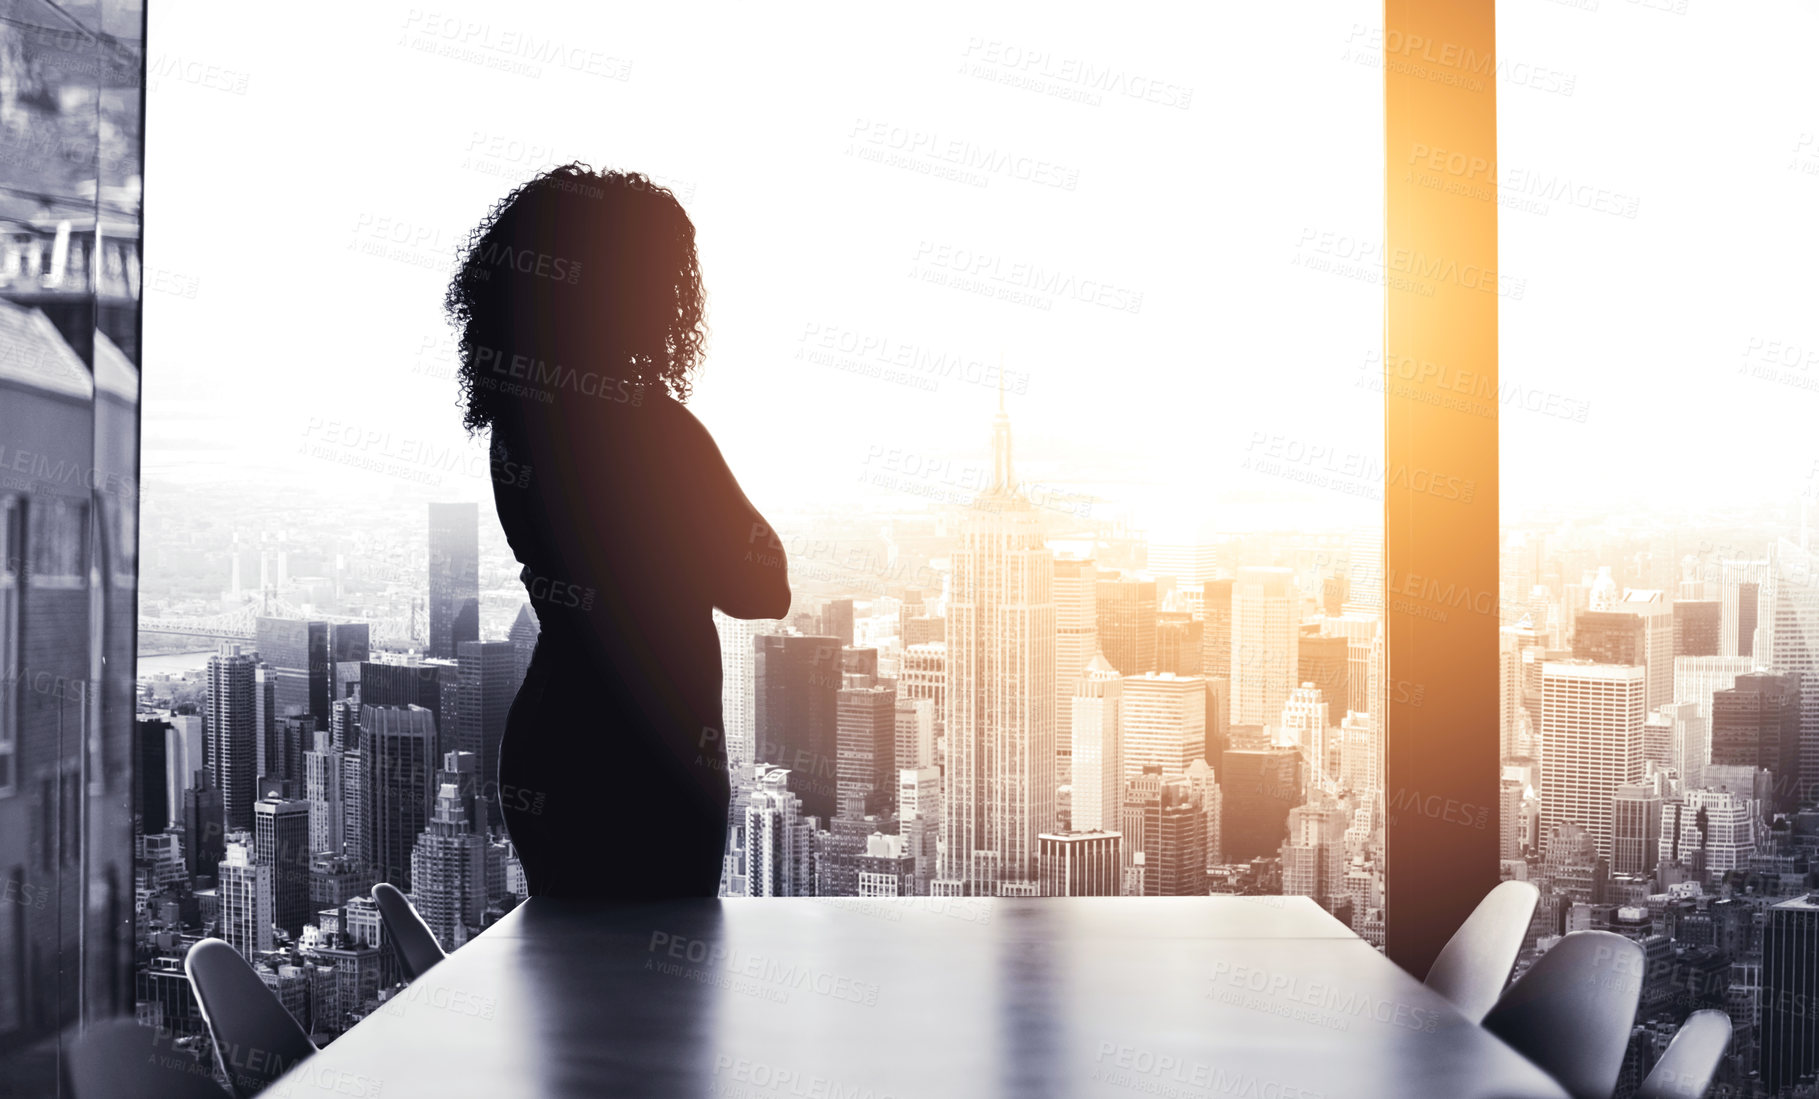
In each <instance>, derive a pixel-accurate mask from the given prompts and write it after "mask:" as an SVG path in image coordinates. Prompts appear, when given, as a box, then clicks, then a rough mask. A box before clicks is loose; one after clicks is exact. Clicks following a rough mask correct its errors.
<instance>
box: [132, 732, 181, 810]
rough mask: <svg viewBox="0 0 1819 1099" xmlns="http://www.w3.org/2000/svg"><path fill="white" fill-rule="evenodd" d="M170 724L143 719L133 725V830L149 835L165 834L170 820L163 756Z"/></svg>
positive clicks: (168, 791)
mask: <svg viewBox="0 0 1819 1099" xmlns="http://www.w3.org/2000/svg"><path fill="white" fill-rule="evenodd" d="M170 732H171V724H170V722H168V721H163V720H160V719H158V718H145V717H142V718H140V719H138V720H137V721H136V722H134V723H133V830H134V831H135V832H137V833H138V834H140V835H144V836H149V835H154V834H156V833H158V832H162V831H164V829H165V827H166V826H167V825H168V824H169V823H170V821H171V811H172V810H173V809H175V808H180V806H173V805H172V804H171V802H170V800H169V797H170V776H169V774H168V773H167V770H168V769H167V766H166V763H165V754H166V752H167V750H168V748H169V744H170V739H171V738H170Z"/></svg>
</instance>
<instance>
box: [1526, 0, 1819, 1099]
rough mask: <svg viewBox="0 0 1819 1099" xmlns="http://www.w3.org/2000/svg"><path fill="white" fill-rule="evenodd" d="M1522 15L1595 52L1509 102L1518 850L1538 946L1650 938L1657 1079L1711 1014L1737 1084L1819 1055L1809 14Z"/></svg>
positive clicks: (1641, 1018)
mask: <svg viewBox="0 0 1819 1099" xmlns="http://www.w3.org/2000/svg"><path fill="white" fill-rule="evenodd" d="M1499 16H1500V18H1499V26H1498V36H1499V49H1500V51H1502V52H1503V53H1504V54H1505V56H1506V57H1508V58H1511V59H1522V60H1524V61H1527V62H1531V63H1533V64H1536V65H1545V66H1546V67H1547V68H1549V69H1551V70H1553V71H1555V72H1557V73H1560V74H1564V76H1565V77H1566V78H1570V79H1568V80H1566V81H1559V82H1556V83H1557V84H1559V85H1560V86H1559V87H1558V89H1557V90H1555V91H1552V92H1549V91H1547V90H1546V89H1538V90H1537V92H1536V93H1535V94H1527V95H1515V94H1512V95H1509V96H1507V97H1504V98H1503V99H1501V100H1500V101H1499V112H1500V119H1499V124H1500V131H1501V133H1500V145H1501V150H1500V153H1501V156H1500V159H1501V163H1500V165H1499V166H1498V175H1497V180H1496V182H1497V184H1498V187H1499V189H1500V192H1501V193H1500V198H1499V201H1500V204H1501V208H1502V225H1501V249H1502V258H1503V262H1504V265H1505V267H1506V268H1507V269H1508V270H1509V271H1512V272H1519V273H1521V274H1522V275H1523V276H1524V278H1525V279H1526V288H1527V292H1526V293H1525V295H1524V296H1523V298H1522V299H1521V300H1520V301H1511V302H1508V303H1506V306H1505V308H1504V311H1503V315H1502V327H1501V341H1502V371H1503V377H1502V383H1503V394H1502V403H1501V407H1502V410H1503V422H1502V431H1503V435H1502V451H1503V491H1504V498H1503V509H1504V510H1503V525H1504V547H1503V561H1502V588H1503V592H1502V599H1503V606H1504V614H1503V641H1504V643H1503V646H1502V655H1501V660H1502V684H1503V687H1502V720H1503V724H1502V738H1503V744H1504V749H1503V755H1504V768H1503V783H1502V791H1503V798H1502V806H1501V809H1502V836H1503V857H1504V862H1503V866H1504V873H1505V875H1506V876H1510V877H1526V878H1529V879H1530V880H1533V881H1535V882H1536V883H1537V884H1538V885H1539V886H1540V887H1541V889H1542V892H1543V903H1542V906H1541V910H1540V912H1539V914H1538V915H1537V917H1536V921H1535V925H1534V927H1533V928H1532V934H1531V937H1530V944H1529V946H1530V950H1529V951H1528V952H1527V953H1525V956H1524V959H1523V963H1522V964H1523V965H1524V966H1526V964H1527V962H1528V960H1529V959H1531V958H1532V957H1533V955H1534V954H1535V953H1537V952H1539V951H1543V950H1545V949H1547V947H1548V946H1550V945H1551V944H1552V943H1553V942H1554V941H1555V939H1556V937H1557V936H1559V935H1560V934H1562V933H1564V932H1569V931H1574V930H1580V929H1585V928H1598V929H1609V930H1612V931H1616V932H1618V933H1620V934H1624V935H1627V936H1630V937H1632V938H1636V939H1638V940H1640V941H1641V942H1642V943H1643V945H1644V947H1645V948H1646V949H1647V951H1648V957H1649V959H1650V966H1649V970H1648V973H1647V975H1646V977H1645V981H1644V986H1643V1002H1642V1010H1641V1012H1640V1013H1639V1015H1638V1017H1637V1031H1636V1035H1635V1038H1634V1041H1633V1043H1632V1048H1631V1050H1630V1057H1631V1062H1630V1064H1629V1066H1628V1067H1627V1069H1626V1072H1628V1073H1629V1074H1630V1075H1629V1078H1630V1079H1631V1080H1638V1079H1640V1074H1641V1073H1642V1072H1645V1071H1646V1070H1647V1069H1648V1068H1649V1067H1650V1066H1651V1065H1652V1064H1653V1063H1654V1061H1655V1060H1656V1059H1657V1058H1658V1057H1659V1056H1660V1054H1661V1051H1662V1049H1663V1048H1664V1046H1665V1044H1666V1042H1667V1041H1668V1039H1669V1038H1670V1037H1671V1036H1672V1034H1673V1033H1674V1031H1675V1029H1676V1027H1677V1026H1678V1025H1679V1024H1680V1022H1681V1021H1682V1020H1683V1019H1684V1018H1685V1017H1686V1016H1687V1015H1688V1014H1689V1013H1690V1012H1691V1011H1694V1010H1697V1009H1700V1008H1706V1007H1715V1008H1718V1009H1721V1010H1725V1011H1727V1012H1729V1013H1730V1016H1731V1019H1732V1022H1733V1024H1734V1026H1735V1034H1736V1037H1735V1039H1734V1040H1733V1041H1732V1043H1731V1046H1730V1048H1729V1050H1728V1052H1727V1053H1726V1055H1725V1067H1724V1069H1723V1072H1722V1073H1721V1077H1720V1079H1721V1080H1724V1081H1726V1082H1728V1083H1730V1084H1732V1085H1734V1086H1736V1087H1737V1088H1739V1089H1746V1088H1747V1089H1754V1090H1749V1091H1747V1093H1748V1094H1769V1093H1771V1092H1772V1091H1773V1090H1774V1089H1776V1088H1780V1087H1784V1086H1786V1085H1787V1084H1789V1083H1791V1082H1792V1081H1794V1080H1795V1079H1796V1078H1797V1077H1798V1076H1800V1075H1801V1074H1810V1073H1811V1072H1812V1071H1813V1069H1814V1067H1815V1065H1814V1061H1813V1058H1814V1056H1815V1051H1816V1050H1819V1032H1816V1031H1815V1030H1814V1029H1813V1028H1814V1016H1813V1013H1812V1012H1811V1011H1810V1010H1809V1009H1807V1008H1805V1007H1794V1006H1792V1005H1794V1004H1796V1002H1798V1003H1800V1004H1805V1003H1806V1002H1807V1000H1806V999H1805V996H1804V993H1801V994H1796V993H1795V991H1794V990H1795V989H1796V988H1798V989H1804V990H1809V991H1810V989H1811V987H1812V985H1811V980H1812V976H1811V975H1812V972H1813V965H1814V955H1813V954H1812V952H1811V950H1810V942H1811V939H1810V932H1809V933H1808V938H1807V939H1806V940H1805V941H1806V942H1807V943H1808V944H1809V945H1808V946H1807V947H1804V948H1801V949H1803V950H1804V951H1805V952H1804V953H1798V952H1797V951H1796V952H1793V953H1790V952H1789V950H1788V947H1787V946H1786V945H1785V944H1787V943H1789V942H1791V940H1790V939H1788V938H1787V937H1786V936H1787V934H1788V932H1789V931H1790V929H1793V928H1796V927H1799V926H1806V927H1810V925H1811V924H1810V921H1811V916H1812V904H1811V902H1810V901H1808V900H1803V899H1802V898H1804V897H1805V896H1806V894H1807V892H1808V890H1810V889H1812V888H1813V886H1814V885H1815V884H1816V883H1819V878H1816V877H1814V871H1815V870H1819V862H1816V861H1815V856H1816V852H1819V849H1816V848H1815V846H1814V840H1813V836H1814V835H1815V834H1819V814H1816V813H1815V812H1814V809H1813V807H1812V796H1813V785H1814V782H1815V781H1816V780H1819V693H1816V692H1819V678H1815V677H1814V676H1813V674H1812V673H1813V671H1814V668H1813V665H1812V663H1811V661H1812V654H1813V653H1814V652H1816V651H1819V650H1816V649H1815V648H1814V642H1815V641H1816V640H1819V616H1816V614H1815V608H1816V607H1819V588H1815V587H1814V584H1815V574H1814V572H1813V569H1812V566H1811V564H1810V557H1809V544H1810V543H1809V513H1810V510H1811V497H1812V489H1813V481H1812V477H1811V471H1812V467H1813V462H1812V454H1811V451H1810V447H1809V446H1808V443H1807V440H1808V439H1809V438H1810V431H1809V430H1808V428H1809V427H1810V424H1811V422H1812V417H1813V414H1814V412H1815V409H1816V408H1819V406H1816V405H1815V404H1814V401H1815V400H1816V399H1819V398H1816V397H1815V395H1814V377H1815V370H1819V350H1816V349H1819V328H1816V327H1815V323H1814V314H1813V310H1812V302H1813V300H1814V296H1815V292H1819V276H1816V275H1815V273H1814V271H1813V267H1812V264H1810V263H1808V262H1806V261H1805V260H1804V259H1803V258H1802V256H1801V252H1800V249H1799V247H1798V246H1797V245H1795V244H1794V242H1797V241H1804V240H1811V239H1813V236H1814V233H1815V230H1819V202H1816V201H1815V200H1816V199H1819V146H1816V145H1815V143H1814V136H1813V130H1814V120H1813V117H1812V115H1811V111H1810V109H1809V108H1810V104H1811V103H1812V102H1813V96H1814V92H1815V90H1816V82H1815V73H1814V70H1813V68H1812V66H1811V65H1808V64H1805V63H1803V61H1802V60H1801V59H1800V57H1799V53H1800V49H1799V46H1798V43H1799V42H1800V41H1802V40H1804V39H1807V38H1808V37H1809V36H1810V35H1811V33H1812V32H1813V31H1814V29H1815V26H1816V24H1815V21H1814V13H1813V11H1812V10H1811V8H1810V7H1805V6H1801V5H1797V4H1784V3H1775V4H1766V5H1749V6H1733V5H1708V4H1699V3H1691V4H1688V3H1684V2H1683V3H1677V4H1676V3H1660V4H1654V3H1644V4H1604V5H1571V4H1567V5H1560V4H1522V5H1507V6H1500V11H1499ZM1693 58H1697V59H1698V61H1697V63H1696V64H1695V63H1692V62H1691V59H1693ZM1792 981H1799V982H1804V983H1801V984H1797V985H1796V984H1790V982H1792ZM1758 1073H1759V1074H1760V1076H1759V1077H1758V1078H1757V1079H1759V1081H1760V1082H1759V1083H1754V1084H1752V1083H1749V1080H1750V1078H1751V1077H1752V1076H1753V1075H1754V1074H1758ZM1736 1093H1737V1094H1744V1093H1745V1091H1744V1090H1739V1091H1737V1092H1736Z"/></svg>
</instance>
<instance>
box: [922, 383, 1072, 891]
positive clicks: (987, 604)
mask: <svg viewBox="0 0 1819 1099" xmlns="http://www.w3.org/2000/svg"><path fill="white" fill-rule="evenodd" d="M951 560H952V569H953V572H952V588H951V597H950V599H949V602H948V614H947V619H948V641H947V644H948V690H947V721H946V727H947V770H946V774H945V779H946V783H947V785H946V786H945V788H944V789H943V791H942V798H941V802H942V814H941V824H942V834H943V838H944V840H945V842H944V844H943V849H944V856H945V858H946V860H947V861H946V863H945V864H944V866H943V869H942V871H941V877H942V878H944V879H950V880H960V881H964V882H965V883H966V888H967V891H968V892H970V893H972V894H974V895H996V894H999V893H1000V892H1003V891H1005V889H1006V887H1010V888H1011V890H1012V891H1013V892H1021V891H1027V892H1034V891H1035V887H1036V881H1037V865H1036V861H1037V855H1036V837H1037V836H1038V835H1039V834H1041V833H1042V832H1043V831H1046V830H1048V829H1049V828H1050V827H1051V825H1052V822H1053V821H1054V819H1055V781H1054V779H1055V603H1054V575H1055V564H1054V558H1053V557H1052V556H1051V555H1050V553H1049V550H1048V548H1047V546H1046V545H1045V544H1044V539H1043V531H1042V522H1041V519H1040V517H1039V516H1038V515H1037V513H1036V509H1035V508H1034V506H1032V505H1031V504H1030V502H1029V500H1028V499H1027V498H1026V497H1024V496H1023V494H1022V493H1020V492H1019V491H1018V489H1017V482H1016V477H1015V475H1014V473H1013V471H1012V467H1011V428H1010V419H1009V418H1008V417H1007V416H1006V415H1005V414H1004V410H1003V407H1002V404H1001V405H1000V408H999V411H998V415H997V418H996V420H995V421H994V423H993V427H992V480H991V484H990V486H989V487H988V488H987V490H986V491H985V492H982V493H981V494H980V495H979V496H978V497H977V498H976V499H975V501H974V504H973V507H972V508H971V510H970V511H969V512H968V514H967V515H966V516H965V518H964V519H963V520H962V523H961V530H960V539H959V544H958V545H957V546H956V547H955V549H954V551H953V555H952V558H951Z"/></svg>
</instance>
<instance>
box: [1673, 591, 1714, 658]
mask: <svg viewBox="0 0 1819 1099" xmlns="http://www.w3.org/2000/svg"><path fill="white" fill-rule="evenodd" d="M1721 610H1722V605H1721V604H1720V603H1719V602H1718V600H1716V599H1682V600H1680V601H1679V602H1677V603H1675V604H1674V657H1675V659H1679V658H1680V657H1683V656H1717V655H1718V648H1719V644H1720V639H1721V638H1722V637H1723V636H1724V623H1723V614H1722V613H1721Z"/></svg>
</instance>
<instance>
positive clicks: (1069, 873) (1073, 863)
mask: <svg viewBox="0 0 1819 1099" xmlns="http://www.w3.org/2000/svg"><path fill="white" fill-rule="evenodd" d="M1122 840H1123V837H1122V836H1121V835H1119V834H1118V833H1117V832H1103V831H1099V830H1096V829H1095V830H1089V831H1075V832H1065V833H1053V832H1044V833H1043V834H1042V835H1040V836H1038V837H1037V855H1036V857H1037V861H1038V863H1039V864H1040V866H1041V890H1042V895H1043V896H1044V897H1116V896H1119V895H1120V894H1121V893H1122V892H1123V879H1124V873H1123V859H1122V858H1121V856H1120V851H1119V845H1120V843H1121V842H1122Z"/></svg>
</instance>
